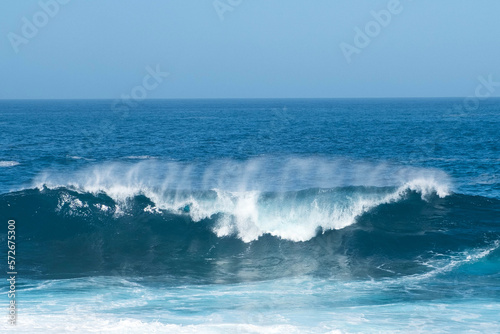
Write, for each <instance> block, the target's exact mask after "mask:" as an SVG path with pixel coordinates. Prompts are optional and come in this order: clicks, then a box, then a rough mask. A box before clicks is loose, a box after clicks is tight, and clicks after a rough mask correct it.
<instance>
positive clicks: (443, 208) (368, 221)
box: [0, 184, 500, 282]
mask: <svg viewBox="0 0 500 334" xmlns="http://www.w3.org/2000/svg"><path fill="white" fill-rule="evenodd" d="M424 194H425V195H424ZM166 195H168V194H166ZM174 195H175V196H174ZM229 195H230V194H224V196H229ZM170 196H171V197H169V196H165V197H164V198H174V199H177V200H179V199H185V198H189V199H190V200H191V201H188V202H189V203H188V202H185V201H177V202H175V201H174V202H168V201H165V203H175V204H181V205H180V206H178V205H176V206H173V207H172V208H167V207H166V206H159V205H158V203H156V202H155V201H153V200H152V199H151V198H149V197H147V196H145V195H144V194H138V195H135V196H130V197H127V198H126V199H123V200H122V201H118V200H116V199H113V198H112V197H111V196H109V195H108V194H106V193H104V192H99V193H96V194H94V193H89V192H81V191H77V189H74V188H69V187H62V188H56V189H48V188H42V189H27V190H23V191H19V192H13V193H9V194H3V195H0V211H1V212H0V213H1V215H2V216H3V217H8V218H11V219H15V220H16V223H17V230H16V235H17V250H18V253H19V254H20V255H19V263H20V264H19V267H20V268H21V269H20V270H22V271H23V272H24V274H25V275H34V276H44V277H45V276H51V277H67V276H82V275H96V274H101V275H102V274H105V275H108V274H111V275H117V274H120V275H161V276H169V275H171V276H182V277H190V278H196V279H199V280H201V281H208V282H220V281H229V282H233V281H246V280H258V279H268V278H276V277H281V276H296V275H319V276H325V277H332V276H333V277H349V278H351V277H367V276H369V277H385V276H399V275H416V274H425V273H427V272H429V271H430V270H431V269H430V268H431V266H430V265H429V263H438V262H439V261H440V260H442V259H443V257H446V258H449V259H453V258H454V257H456V256H458V255H457V254H467V252H471V251H472V250H478V249H479V250H481V249H489V248H488V247H490V248H491V247H492V245H497V246H496V247H493V248H492V251H491V252H489V253H488V254H487V256H485V259H484V261H493V262H494V263H496V265H493V267H496V268H497V267H498V266H497V264H498V258H499V254H498V241H497V240H499V239H500V226H499V224H498V217H499V213H500V201H499V200H496V199H490V198H485V197H479V196H468V195H462V194H450V195H449V196H445V197H440V196H438V195H437V193H436V192H435V191H434V192H431V191H427V190H425V189H424V190H422V185H420V186H418V187H417V186H416V185H415V184H408V185H406V186H405V187H404V188H400V187H398V188H396V187H342V188H332V189H307V190H302V191H296V192H285V193H276V192H263V193H259V194H258V196H257V197H255V196H256V195H255V193H249V194H246V195H241V194H240V196H243V199H248V198H251V200H250V199H248V201H249V202H250V203H253V204H252V205H248V206H246V207H245V206H242V205H239V206H238V205H233V204H234V203H233V202H231V201H229V204H227V203H226V206H220V203H223V202H220V203H219V202H217V201H220V199H219V198H220V196H222V195H221V194H220V191H219V193H218V192H217V191H215V190H214V191H199V192H192V191H190V192H186V193H181V192H179V191H176V192H175V193H172V194H170ZM195 202H196V204H195ZM200 203H205V208H208V207H212V209H211V211H210V210H208V211H206V212H205V214H201V213H200V212H203V210H202V208H203V204H200ZM207 203H208V204H207ZM217 203H219V204H217ZM231 203H233V204H231ZM245 203H247V202H245ZM359 203H365V204H366V203H369V205H365V206H363V205H360V204H359ZM311 204H314V205H312V206H311ZM327 204H328V205H327ZM196 206H198V207H196ZM221 208H222V209H221ZM228 208H231V210H233V211H231V210H229V209H228ZM304 208H309V211H308V210H306V209H304ZM197 210H198V211H197ZM239 210H243V212H248V213H249V216H248V217H250V218H252V212H254V211H252V210H257V211H258V212H259V214H258V216H259V218H258V219H261V220H258V219H257V220H255V221H254V222H258V223H265V222H267V221H269V219H271V218H273V217H275V218H276V217H281V218H280V219H282V220H280V221H279V224H278V223H273V224H276V225H273V224H271V225H267V230H266V229H261V230H260V231H259V232H258V233H254V234H249V235H252V236H254V237H253V238H250V239H249V240H245V238H244V237H242V232H241V231H243V232H245V233H246V232H247V231H246V230H238V229H240V228H242V227H245V225H244V223H246V224H251V223H252V220H251V219H250V220H246V221H242V220H240V221H239V222H238V219H236V218H234V217H231V215H234V214H240V213H239V212H240V211H239ZM311 210H312V211H311ZM314 210H317V211H316V213H315V212H313V211H314ZM290 212H292V213H293V214H291V213H290ZM320 213H321V214H320ZM341 213H344V216H342V214H341ZM287 214H288V216H287ZM283 216H284V217H287V218H290V219H292V218H294V217H295V218H297V217H298V218H297V219H296V220H295V221H288V222H287V221H286V219H283V218H282V217H283ZM310 217H314V219H312V218H310ZM339 217H340V218H339ZM345 217H348V218H345ZM254 218H255V217H253V218H252V219H254ZM305 218H307V219H309V221H308V222H307V223H306V224H304V225H300V223H301V220H302V219H305ZM344 218H345V219H347V220H342V219H344ZM321 219H326V220H325V221H324V222H322V223H318V222H320V221H321ZM328 219H330V220H328ZM335 219H340V220H339V221H335ZM228 220H229V222H230V223H228ZM242 222H243V223H242ZM346 222H347V223H346ZM287 223H288V225H287ZM224 224H226V225H224ZM237 224H243V225H237ZM297 224H299V227H297ZM221 226H222V227H224V226H226V227H227V226H229V227H231V226H233V227H234V229H233V230H225V231H223V233H222V232H221ZM249 226H252V225H249ZM276 226H279V227H281V228H282V229H281V230H280V229H279V228H277V227H276ZM270 227H274V230H273V229H271V228H270ZM310 229H313V233H312V235H311V232H310ZM250 230H251V229H250ZM287 230H290V231H292V232H287V233H289V235H292V236H298V235H304V234H301V233H305V235H306V237H304V238H302V239H298V238H291V237H287V235H285V234H283V233H285V232H286V231H287ZM273 231H274V232H275V233H273ZM276 231H278V232H279V231H282V232H279V233H278V232H276ZM304 231H305V232H304ZM280 233H281V234H280ZM0 236H1V238H2V239H5V238H6V234H1V235H0ZM495 243H496V244H495ZM479 260H481V261H482V259H479ZM436 261H437V262H436ZM486 267H488V266H486ZM490 267H491V266H490Z"/></svg>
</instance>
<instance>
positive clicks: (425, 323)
mask: <svg viewBox="0 0 500 334" xmlns="http://www.w3.org/2000/svg"><path fill="white" fill-rule="evenodd" d="M499 140H500V100H499V99H488V100H484V101H481V102H480V104H479V105H477V106H474V107H471V106H470V105H469V106H468V105H466V104H464V100H463V99H458V98H457V99H452V98H442V99H228V100H218V99H213V100H202V99H200V100H145V101H142V102H140V103H139V102H134V103H131V104H130V105H126V104H123V103H121V104H117V103H116V102H115V101H111V100H25V101H21V100H3V101H0V144H1V146H0V217H1V219H2V220H3V221H2V224H1V226H3V228H2V229H0V239H1V244H2V245H4V246H3V248H4V251H3V252H2V254H4V255H3V256H4V260H2V269H3V270H2V272H3V273H4V274H3V275H4V279H2V281H3V282H4V283H3V284H0V292H1V294H2V296H3V297H2V305H4V306H3V309H4V317H3V319H4V320H3V321H1V322H0V330H1V331H5V332H19V333H38V332H40V333H43V332H60V333H62V332H65V333H66V332H78V333H80V332H106V333H107V332H114V333H145V332H158V333H420V332H436V333H440V332H441V333H458V332H471V333H472V332H474V333H475V332H481V333H498V332H500V317H499V314H500V178H499V177H500V150H499V149H500V144H499V142H500V141H499ZM9 220H11V221H14V223H11V224H8V221H9ZM13 224H15V267H12V268H10V267H8V261H7V260H8V259H7V256H8V255H7V251H8V245H11V244H12V243H8V241H9V240H11V239H10V238H9V236H11V235H12V233H10V232H8V231H9V229H10V227H9V226H10V225H13ZM13 226H14V225H13ZM13 269H14V270H15V303H16V304H15V305H16V307H15V322H16V325H15V326H14V325H11V324H10V323H9V322H8V319H9V312H10V311H9V301H10V300H13V299H14V298H11V297H9V296H8V295H9V292H11V290H12V285H11V284H9V281H7V279H9V278H10V276H11V275H10V274H7V272H13V271H14V270H13ZM11 283H12V282H11ZM11 314H12V313H11Z"/></svg>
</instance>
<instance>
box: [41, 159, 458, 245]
mask: <svg viewBox="0 0 500 334" xmlns="http://www.w3.org/2000/svg"><path fill="white" fill-rule="evenodd" d="M35 185H36V186H37V187H39V188H43V187H48V188H58V187H70V188H73V189H75V190H76V191H80V192H89V193H94V194H99V193H105V194H107V195H108V196H110V197H111V198H112V199H113V200H115V201H116V202H117V204H118V205H117V209H116V212H118V211H119V210H123V211H124V212H125V211H126V204H127V200H128V199H130V198H132V197H134V196H138V195H144V196H146V197H147V198H149V199H150V200H151V201H152V202H153V203H154V206H149V207H146V208H145V209H144V210H145V211H146V212H149V213H151V214H156V213H159V212H161V211H168V212H173V213H176V214H183V215H189V216H190V217H191V219H192V220H193V221H195V222H199V221H202V220H203V219H208V218H217V224H216V226H215V228H214V232H215V233H216V234H217V235H218V236H220V237H224V236H229V235H237V236H238V237H239V238H240V239H241V240H243V241H245V242H250V241H253V240H256V239H257V238H259V237H260V236H262V235H263V234H271V235H274V236H277V237H281V238H284V239H289V240H292V241H306V240H309V239H311V238H313V237H314V236H315V235H316V233H317V230H318V228H321V229H323V230H331V229H341V228H344V227H346V226H349V225H351V224H353V223H355V221H356V218H357V217H359V216H360V215H362V214H363V213H365V212H367V211H369V210H370V209H372V208H374V207H376V206H378V205H381V204H385V203H391V202H396V201H399V200H401V199H403V198H405V196H407V194H408V191H415V192H418V193H420V194H421V196H422V198H423V199H427V198H429V196H431V195H433V194H435V195H437V196H439V197H444V196H447V195H448V194H449V193H450V191H451V190H450V181H449V178H448V176H447V175H446V174H445V173H443V172H441V171H436V170H429V169H417V168H403V167H397V166H390V165H387V164H378V165H373V164H372V165H370V164H367V163H361V162H348V161H345V160H340V159H336V160H327V159H318V158H309V159H296V158H295V159H285V160H281V161H280V160H276V159H270V158H267V159H255V160H250V161H246V162H235V161H219V162H214V163H212V164H209V165H206V166H197V165H190V164H181V163H173V162H169V163H161V162H152V161H144V162H140V163H135V164H128V165H127V164H117V163H115V164H106V165H99V166H95V167H93V168H90V169H84V170H81V171H78V172H76V173H74V174H72V175H66V176H60V175H52V174H43V175H40V176H39V177H38V178H37V179H36V182H35ZM352 186H355V187H358V188H352ZM346 187H347V188H346Z"/></svg>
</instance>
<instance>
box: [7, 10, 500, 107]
mask: <svg viewBox="0 0 500 334" xmlns="http://www.w3.org/2000/svg"><path fill="white" fill-rule="evenodd" d="M51 1H56V0H42V1H41V2H42V3H50V2H51ZM61 2H62V0H61ZM213 2H214V1H213V0H163V1H160V0H140V1H139V0H134V1H131V0H106V1H103V0H72V1H69V3H67V4H64V5H60V6H59V7H60V8H59V11H58V12H57V13H56V14H55V15H53V17H49V16H48V15H46V17H48V18H49V19H48V22H44V14H43V13H42V14H40V13H39V12H40V11H41V10H42V8H41V7H40V4H39V1H31V0H3V1H2V2H1V4H0V22H1V25H0V78H1V80H0V98H2V99H6V98H7V99H8V98H111V99H115V98H119V97H120V96H121V95H122V94H124V93H130V92H131V89H133V88H134V87H136V86H137V85H141V84H142V81H143V78H144V77H145V76H146V75H147V71H146V67H147V66H151V67H152V68H154V67H156V66H157V65H159V66H160V68H161V70H162V71H168V72H169V73H170V75H169V77H168V78H166V79H165V80H164V81H163V82H162V83H161V84H160V85H158V87H156V88H155V89H151V90H149V91H148V98H226V97H227V98H238V97H242V98H247V97H263V98H268V97H434V96H467V95H471V94H473V93H474V89H475V87H476V86H477V83H478V80H477V77H478V76H480V75H482V76H485V77H487V76H488V75H490V74H491V75H493V77H494V78H496V80H497V81H499V82H500V20H499V17H500V1H498V0H483V1H477V0H467V1H464V0H440V1H436V0H414V1H410V0H401V1H400V6H401V8H400V10H401V11H400V13H399V14H392V15H391V22H390V23H389V24H387V26H385V27H381V30H380V33H379V34H378V35H376V36H375V37H373V38H372V39H371V42H370V44H369V45H368V46H367V47H365V48H358V49H359V51H360V52H359V53H357V54H353V55H352V57H351V60H352V61H351V63H348V62H347V61H346V58H345V57H344V54H343V52H342V50H341V48H340V45H341V43H343V42H344V43H348V44H350V45H353V46H354V37H355V30H354V28H355V27H360V28H361V29H364V28H365V25H366V24H367V23H368V22H370V21H372V20H373V17H372V15H371V11H376V12H378V11H380V10H383V9H387V8H388V2H389V1H376V0H370V1H369V0H356V1H353V0H314V1H306V0H243V1H242V2H241V4H239V5H238V4H237V2H238V1H237V0H220V2H221V3H226V4H227V3H228V2H230V3H231V2H232V3H233V4H235V5H234V6H231V8H232V9H233V10H232V11H226V12H224V13H223V15H222V16H223V18H224V20H221V19H220V17H219V15H218V13H217V11H216V9H215V8H214V5H213ZM226 8H227V7H226ZM37 13H38V14H37ZM34 16H35V17H36V19H37V20H39V21H38V24H39V25H41V27H40V28H39V29H38V32H37V33H36V35H35V36H34V37H31V36H30V35H29V34H28V35H27V36H28V37H29V38H25V35H23V31H22V30H23V25H25V22H26V21H23V17H25V18H26V19H27V20H28V21H30V22H31V23H33V21H34V20H35V18H34ZM24 30H26V29H24ZM28 30H29V29H28ZM28 32H29V31H28ZM10 33H13V34H15V35H16V36H18V37H22V38H25V39H24V40H23V41H24V42H23V43H22V44H18V45H17V46H18V52H17V53H16V52H15V51H14V48H13V46H12V45H13V42H12V38H13V37H12V36H14V35H12V34H10ZM9 34H10V35H9ZM9 36H10V37H9ZM23 36H24V37H23ZM16 38H17V37H16ZM16 43H19V39H16ZM14 44H15V43H14ZM494 95H496V96H499V95H500V87H499V88H497V89H496V91H495V94H494Z"/></svg>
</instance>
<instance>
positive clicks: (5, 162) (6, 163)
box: [0, 161, 19, 167]
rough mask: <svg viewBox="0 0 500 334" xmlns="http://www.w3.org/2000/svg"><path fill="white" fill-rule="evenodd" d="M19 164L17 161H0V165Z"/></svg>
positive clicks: (11, 165)
mask: <svg viewBox="0 0 500 334" xmlns="http://www.w3.org/2000/svg"><path fill="white" fill-rule="evenodd" d="M17 165H19V162H17V161H0V167H14V166H17Z"/></svg>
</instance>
